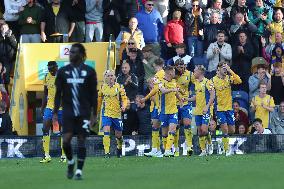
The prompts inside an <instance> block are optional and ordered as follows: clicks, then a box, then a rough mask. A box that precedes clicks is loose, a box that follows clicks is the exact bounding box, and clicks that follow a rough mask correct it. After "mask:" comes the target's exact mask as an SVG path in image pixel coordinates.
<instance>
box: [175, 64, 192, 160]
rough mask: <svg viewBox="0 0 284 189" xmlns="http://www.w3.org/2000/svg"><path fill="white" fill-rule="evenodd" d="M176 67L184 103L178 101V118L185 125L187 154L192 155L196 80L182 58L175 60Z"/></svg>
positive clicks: (177, 80) (176, 141)
mask: <svg viewBox="0 0 284 189" xmlns="http://www.w3.org/2000/svg"><path fill="white" fill-rule="evenodd" d="M175 69H176V77H175V79H176V82H177V86H178V87H179V90H180V94H181V97H182V98H183V104H181V103H182V102H180V101H179V100H178V101H177V104H178V120H179V123H180V124H181V125H183V126H184V134H185V140H186V144H187V154H188V155H189V156H191V155H192V153H193V150H192V136H193V135H192V131H191V119H192V102H191V101H194V98H192V97H190V91H189V88H190V84H191V83H192V82H193V80H194V76H193V73H192V72H190V71H188V70H186V65H185V64H184V61H183V60H182V59H178V60H176V62H175ZM178 143H179V128H177V131H176V135H175V141H174V145H175V150H176V151H175V156H179V150H178V149H179V148H178Z"/></svg>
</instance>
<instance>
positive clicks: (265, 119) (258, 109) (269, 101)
mask: <svg viewBox="0 0 284 189" xmlns="http://www.w3.org/2000/svg"><path fill="white" fill-rule="evenodd" d="M251 103H252V104H254V105H255V118H259V119H261V120H262V125H263V128H268V126H269V114H270V112H269V111H268V110H267V109H265V108H263V107H262V105H261V104H262V103H263V105H265V106H269V107H272V108H274V107H275V104H274V99H273V97H272V96H270V95H266V96H265V97H264V98H260V97H259V95H257V96H255V97H253V99H252V101H251Z"/></svg>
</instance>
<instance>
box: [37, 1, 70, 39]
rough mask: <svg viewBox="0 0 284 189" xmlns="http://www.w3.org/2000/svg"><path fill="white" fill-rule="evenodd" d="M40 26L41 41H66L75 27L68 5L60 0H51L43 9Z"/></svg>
mask: <svg viewBox="0 0 284 189" xmlns="http://www.w3.org/2000/svg"><path fill="white" fill-rule="evenodd" d="M63 2H64V1H63ZM40 28H41V40H42V41H43V42H46V41H47V42H49V43H61V42H68V39H69V37H71V35H72V33H73V31H74V28H75V22H74V21H72V17H71V12H70V8H69V6H68V5H67V4H66V3H60V0H52V3H49V4H48V5H47V7H46V8H45V10H44V13H43V19H42V22H41V26H40Z"/></svg>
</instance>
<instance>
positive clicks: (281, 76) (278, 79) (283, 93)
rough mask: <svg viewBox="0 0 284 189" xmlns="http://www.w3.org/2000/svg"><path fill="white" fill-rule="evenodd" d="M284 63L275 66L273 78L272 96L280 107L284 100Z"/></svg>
mask: <svg viewBox="0 0 284 189" xmlns="http://www.w3.org/2000/svg"><path fill="white" fill-rule="evenodd" d="M283 65H284V64H283V63H282V64H281V63H278V62H277V63H275V64H273V75H272V76H271V90H270V95H271V96H272V97H273V99H274V101H275V104H276V105H279V104H280V102H281V101H283V100H284V71H283Z"/></svg>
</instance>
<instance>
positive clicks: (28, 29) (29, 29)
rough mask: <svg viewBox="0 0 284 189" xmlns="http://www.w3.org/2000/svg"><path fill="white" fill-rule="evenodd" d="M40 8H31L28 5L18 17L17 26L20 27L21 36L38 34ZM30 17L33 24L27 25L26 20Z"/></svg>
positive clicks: (35, 6) (34, 6)
mask: <svg viewBox="0 0 284 189" xmlns="http://www.w3.org/2000/svg"><path fill="white" fill-rule="evenodd" d="M42 11H43V10H42V8H41V7H39V6H37V5H36V4H34V5H33V6H32V7H29V6H28V5H26V6H25V9H24V10H23V11H22V12H21V13H20V15H19V25H20V26H21V34H40V21H41V17H42V15H41V14H42ZM28 17H32V19H33V23H31V24H29V23H27V18H28Z"/></svg>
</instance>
